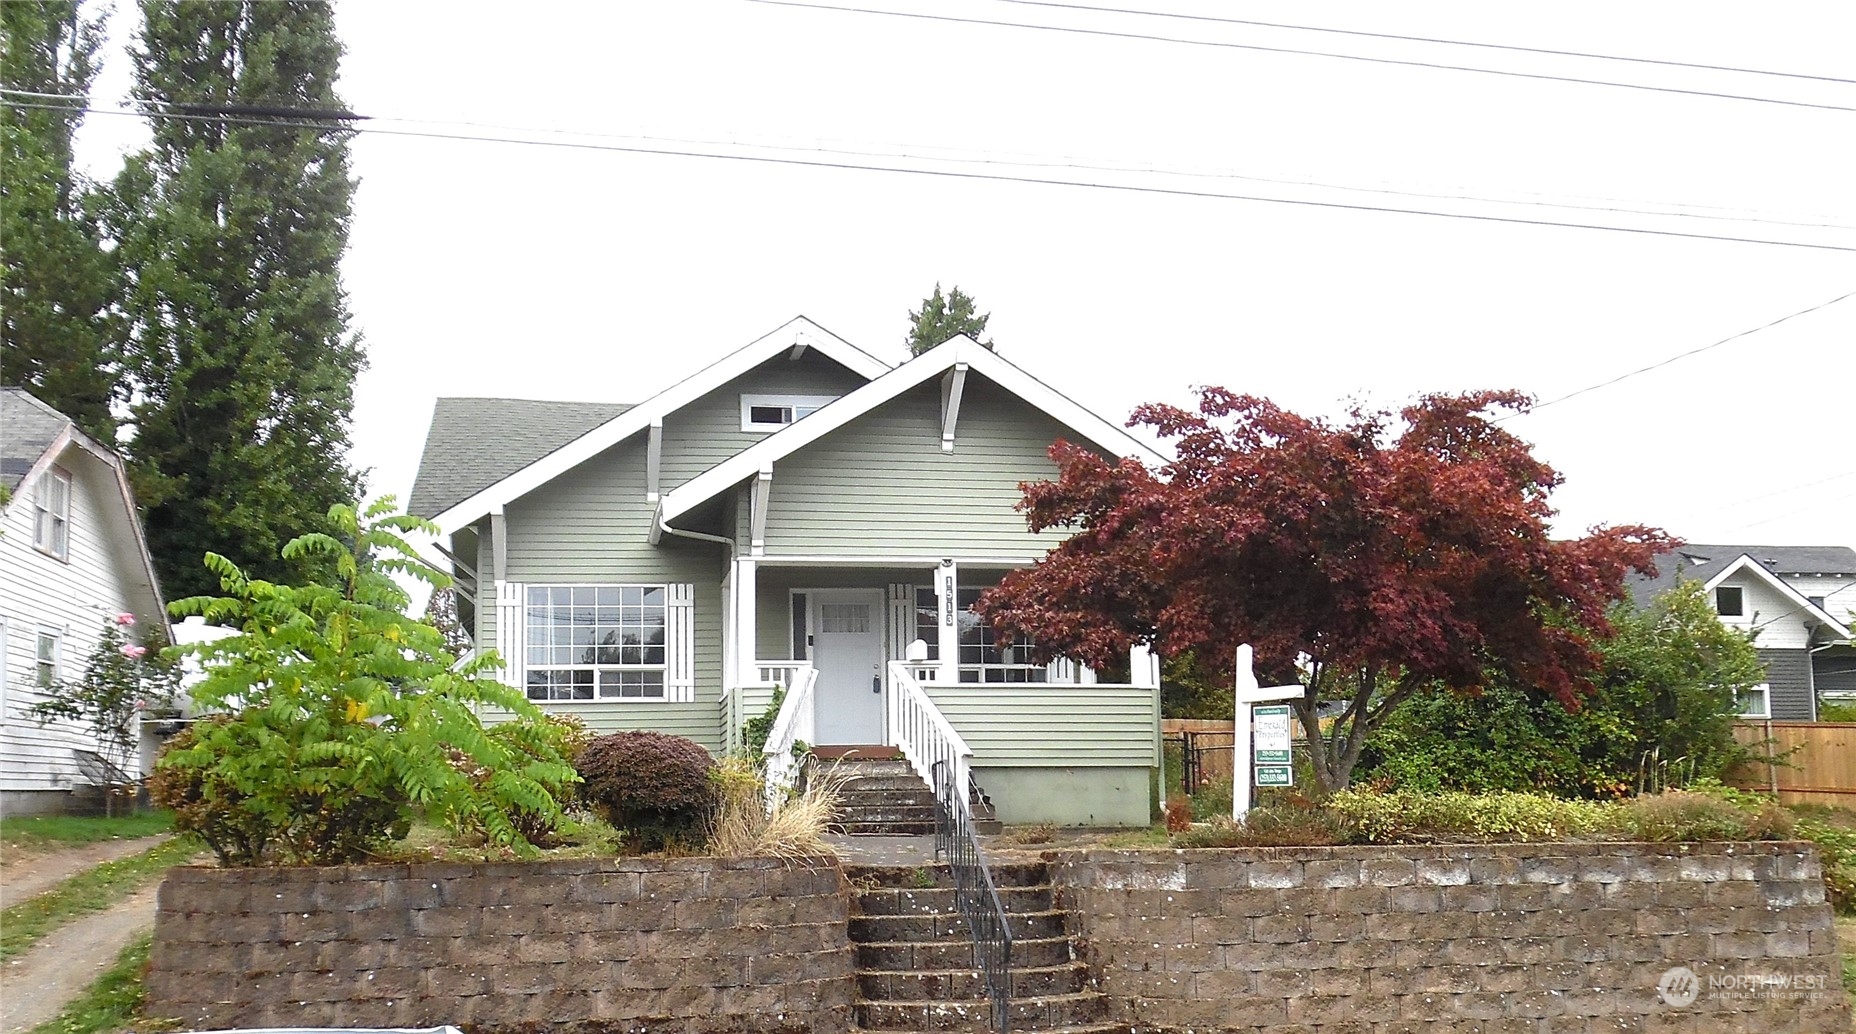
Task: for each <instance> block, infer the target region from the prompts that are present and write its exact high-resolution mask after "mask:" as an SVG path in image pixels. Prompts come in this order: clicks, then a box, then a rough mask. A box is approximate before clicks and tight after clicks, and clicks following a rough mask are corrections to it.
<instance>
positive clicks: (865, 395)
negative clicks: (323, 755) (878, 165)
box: [412, 317, 1162, 825]
mask: <svg viewBox="0 0 1856 1034" xmlns="http://www.w3.org/2000/svg"><path fill="white" fill-rule="evenodd" d="M1060 438H1062V439H1067V440H1069V441H1072V442H1077V443H1080V444H1086V445H1089V446H1092V447H1094V448H1096V449H1099V450H1101V452H1102V453H1103V454H1104V455H1107V456H1114V457H1123V456H1131V457H1136V458H1139V459H1141V460H1142V461H1145V462H1149V463H1159V462H1162V460H1161V457H1159V456H1158V455H1157V454H1155V453H1154V452H1153V451H1152V450H1151V449H1150V448H1148V447H1147V446H1146V445H1144V444H1143V443H1141V442H1139V441H1137V440H1136V439H1134V438H1132V437H1131V436H1129V435H1128V434H1127V433H1126V432H1125V431H1123V430H1122V429H1121V428H1120V427H1118V426H1117V425H1115V424H1114V423H1112V422H1110V421H1108V420H1104V419H1103V418H1101V417H1099V416H1097V415H1096V414H1094V413H1091V412H1089V411H1088V410H1086V409H1084V408H1083V407H1081V406H1079V405H1077V404H1076V403H1074V402H1072V401H1070V400H1069V399H1067V398H1065V397H1064V396H1062V395H1060V394H1058V393H1057V392H1056V391H1053V390H1052V389H1051V388H1049V387H1048V386H1046V385H1045V384H1043V383H1042V382H1040V381H1038V380H1037V379H1036V378H1034V377H1032V376H1031V375H1029V374H1027V373H1025V372H1024V371H1023V370H1020V369H1019V368H1018V367H1016V366H1013V365H1012V364H1011V363H1009V362H1006V361H1005V360H1004V359H1001V358H1000V357H999V356H997V355H995V354H994V353H993V352H991V351H989V350H988V349H986V348H984V347H982V346H980V345H978V344H977V343H975V342H973V341H972V340H970V339H968V338H965V337H958V338H955V339H953V340H951V341H948V342H946V343H945V344H942V345H941V346H939V347H937V348H934V349H932V350H930V351H928V352H926V353H924V354H922V355H921V356H918V357H916V358H914V359H912V360H910V361H908V362H906V363H904V364H902V365H901V366H897V367H893V368H892V367H891V366H890V365H889V364H887V363H885V362H883V361H882V360H880V359H878V358H876V357H875V356H872V355H871V354H869V353H867V352H865V351H863V350H861V349H859V348H857V347H856V346H854V345H851V344H850V343H848V342H846V341H844V340H843V339H841V338H839V337H837V336H835V335H833V334H831V333H830V332H829V331H826V330H825V329H823V328H822V327H820V326H818V325H817V324H815V323H813V322H812V321H810V320H808V319H805V318H803V317H801V318H798V319H794V320H792V321H791V322H789V323H787V324H785V325H784V326H782V327H780V328H779V329H777V330H775V331H773V332H772V333H770V334H767V335H766V336H764V337H762V338H760V339H759V340H756V341H754V342H752V343H750V344H748V345H747V346H745V347H743V348H740V349H738V350H736V351H735V352H733V353H731V354H729V355H726V356H724V357H722V358H721V359H719V360H717V361H715V362H713V363H711V364H710V365H708V366H706V367H704V368H703V369H701V370H699V371H697V372H696V373H694V374H692V375H691V376H689V377H688V378H686V379H684V380H682V381H680V382H678V383H677V384H675V385H673V386H672V387H670V388H668V389H666V390H665V391H663V392H661V393H659V394H658V395H656V396H654V397H652V398H649V399H646V400H644V401H642V402H639V403H636V404H634V405H629V406H627V405H614V404H610V403H571V402H538V401H527V400H516V399H488V398H447V399H440V400H439V401H438V404H437V408H436V410H435V412H434V414H433V418H432V427H431V431H430V433H429V434H428V435H427V438H426V443H425V453H424V456H423V457H422V459H421V461H420V465H419V474H418V478H417V481H416V483H415V485H414V487H413V493H412V509H413V511H414V512H415V513H418V514H420V515H422V516H425V517H429V518H431V519H433V520H434V521H435V522H436V523H437V524H438V525H439V527H440V529H441V532H442V534H441V537H440V540H439V542H440V549H441V550H442V552H443V553H444V554H445V556H446V557H448V558H449V559H450V561H451V563H452V566H453V569H454V573H455V574H456V576H457V579H458V586H459V614H460V617H461V618H462V620H463V623H464V625H465V627H466V628H467V629H469V630H470V631H471V632H472V634H473V635H474V637H475V641H476V643H477V644H478V647H479V648H480V649H490V648H494V649H496V650H497V651H498V653H499V654H500V655H501V657H502V658H503V660H504V662H505V664H506V678H507V680H508V681H509V682H510V683H511V684H512V685H518V686H522V687H525V688H526V691H527V694H528V697H529V699H531V700H533V701H534V702H535V703H536V704H538V705H539V706H541V707H542V708H543V709H545V710H549V711H555V712H560V713H565V714H573V715H577V716H579V717H580V718H581V719H583V720H584V721H586V722H587V723H588V724H589V725H590V726H592V727H594V728H595V729H598V730H601V731H615V730H620V729H653V730H658V731H663V732H670V733H676V734H679V735H682V736H688V737H690V738H691V739H694V740H696V741H698V742H701V743H703V744H705V745H706V746H708V747H709V748H710V749H711V750H715V751H718V752H720V751H725V750H730V749H737V748H738V747H739V746H740V735H741V725H742V723H743V722H744V721H745V720H747V719H749V718H752V717H753V716H755V715H758V714H760V713H762V712H763V711H764V710H765V709H766V707H767V706H768V703H769V701H770V700H772V699H773V697H774V694H775V693H776V691H781V692H782V704H781V711H780V715H779V719H778V721H777V722H776V725H775V733H774V736H773V737H772V739H771V740H770V742H769V746H768V748H767V749H768V751H769V756H770V757H776V756H777V757H785V756H787V755H785V754H784V753H782V751H783V750H784V748H785V747H786V746H787V745H790V743H791V742H793V741H794V740H800V741H804V742H806V743H809V744H813V745H816V746H830V745H893V746H894V747H896V748H898V749H900V750H901V751H902V753H903V754H904V755H905V756H906V757H908V758H909V759H910V760H911V761H912V762H913V763H914V764H915V766H916V768H917V770H918V771H920V772H921V773H922V774H923V776H924V777H928V776H929V774H930V768H931V766H932V765H933V763H934V762H935V761H937V760H939V761H944V762H947V763H948V764H949V765H950V766H953V768H954V769H955V770H957V771H958V772H959V774H960V777H961V779H962V782H965V783H968V784H970V785H973V786H976V787H977V788H978V789H980V790H981V791H983V792H984V793H985V794H986V795H987V796H989V797H990V798H991V799H992V801H993V802H994V805H995V807H996V808H997V810H998V816H999V818H1001V819H1003V820H1004V821H1007V822H1057V823H1068V824H1087V825H1145V824H1146V823H1147V822H1148V815H1149V792H1150V789H1149V788H1150V776H1151V773H1152V771H1153V770H1154V768H1155V767H1156V766H1157V764H1158V762H1159V758H1158V728H1159V700H1158V689H1157V685H1158V678H1157V665H1156V663H1155V660H1154V659H1153V658H1151V657H1149V656H1147V655H1146V654H1145V653H1144V652H1140V651H1137V652H1136V653H1135V655H1134V656H1132V657H1131V658H1130V671H1131V672H1132V675H1131V676H1130V682H1128V683H1109V682H1107V681H1103V680H1098V679H1097V678H1096V676H1095V673H1094V672H1092V671H1090V670H1088V669H1087V668H1083V667H1081V666H1079V665H1075V664H1071V663H1067V662H1063V661H1059V662H1057V663H1055V664H1051V665H1033V664H1031V663H1030V658H1029V656H1028V651H1027V650H1026V649H1025V648H1024V647H1023V646H1018V645H1005V646H1001V645H1000V644H998V643H996V642H995V641H994V639H993V636H992V632H991V630H990V629H989V628H987V627H985V626H983V625H982V624H981V623H980V622H979V621H978V620H977V619H976V618H975V617H974V616H973V615H972V614H971V613H970V612H969V610H968V608H969V606H970V605H971V604H972V602H973V600H974V598H975V597H976V596H977V595H978V594H979V592H980V591H981V590H983V589H985V588H986V587H988V586H991V585H993V584H995V583H996V582H997V581H998V580H999V579H1000V578H1001V577H1002V576H1003V575H1004V574H1005V572H1007V571H1009V570H1011V569H1013V568H1016V567H1022V566H1025V565H1028V564H1030V563H1032V562H1033V561H1035V560H1036V559H1037V558H1039V557H1040V556H1042V555H1043V554H1044V553H1045V552H1046V551H1047V550H1049V549H1050V548H1051V546H1052V545H1054V544H1055V543H1056V542H1058V541H1060V539H1061V535H1060V533H1058V532H1054V531H1047V532H1044V533H1043V534H1039V535H1033V534H1030V533H1029V532H1028V531H1026V529H1025V523H1024V518H1023V516H1022V515H1020V514H1019V513H1018V512H1017V511H1016V510H1015V509H1014V504H1016V503H1017V502H1018V500H1019V496H1020V492H1019V485H1020V483H1021V482H1025V481H1035V480H1041V479H1046V478H1050V477H1052V476H1054V474H1055V472H1056V467H1055V464H1053V463H1052V462H1051V460H1050V458H1049V456H1048V455H1047V449H1048V448H1049V446H1050V444H1051V443H1052V442H1054V441H1056V440H1057V439H1060Z"/></svg>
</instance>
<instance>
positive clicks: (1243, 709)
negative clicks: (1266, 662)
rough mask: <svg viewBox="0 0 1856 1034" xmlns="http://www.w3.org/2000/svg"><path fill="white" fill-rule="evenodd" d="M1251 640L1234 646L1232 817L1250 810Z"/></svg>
mask: <svg viewBox="0 0 1856 1034" xmlns="http://www.w3.org/2000/svg"><path fill="white" fill-rule="evenodd" d="M1250 662H1251V651H1250V644H1249V643H1245V644H1243V645H1242V646H1239V647H1238V648H1237V687H1236V691H1235V692H1234V693H1233V694H1232V699H1233V700H1234V701H1235V703H1236V708H1235V714H1234V717H1233V721H1234V722H1235V724H1236V729H1235V732H1236V735H1234V736H1232V737H1231V819H1232V821H1234V822H1242V821H1244V816H1245V815H1247V814H1249V813H1250V732H1251V729H1250V701H1249V699H1247V697H1248V696H1249V695H1250V694H1253V693H1255V692H1256V691H1257V673H1256V671H1255V670H1254V669H1252V668H1251V666H1250Z"/></svg>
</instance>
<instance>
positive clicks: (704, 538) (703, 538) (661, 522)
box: [652, 501, 735, 741]
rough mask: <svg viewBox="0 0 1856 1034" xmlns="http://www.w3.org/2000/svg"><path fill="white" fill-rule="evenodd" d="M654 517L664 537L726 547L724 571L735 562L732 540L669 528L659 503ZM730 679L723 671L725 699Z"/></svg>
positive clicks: (725, 736)
mask: <svg viewBox="0 0 1856 1034" xmlns="http://www.w3.org/2000/svg"><path fill="white" fill-rule="evenodd" d="M655 516H656V523H655V525H654V530H655V531H656V532H660V533H662V534H666V535H675V536H677V537H678V538H685V539H695V540H697V541H698V542H719V543H721V544H722V545H724V546H726V547H728V558H727V559H726V560H724V561H722V567H723V569H724V570H727V569H728V568H729V567H731V566H733V564H734V562H735V540H734V539H731V538H724V537H723V536H721V535H710V534H708V533H707V532H701V531H684V530H682V529H680V528H673V527H671V526H670V522H669V521H668V520H665V519H664V504H663V503H662V502H661V501H660V502H659V503H658V504H657V512H656V515H655ZM656 537H657V536H656V535H653V536H652V538H653V540H655V539H656ZM730 605H731V606H732V605H733V601H732V600H731V601H730ZM722 656H723V657H724V658H727V657H728V654H727V653H724V654H723V655H722ZM723 667H724V668H726V667H727V665H726V664H724V665H723ZM730 678H731V676H730V675H729V673H728V672H726V671H724V672H723V673H722V693H723V695H724V697H725V698H726V697H730V696H731V695H732V690H730V689H729V687H728V683H729V680H730ZM726 739H727V735H726V734H725V735H724V740H725V741H726Z"/></svg>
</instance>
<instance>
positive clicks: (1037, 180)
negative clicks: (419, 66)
mask: <svg viewBox="0 0 1856 1034" xmlns="http://www.w3.org/2000/svg"><path fill="white" fill-rule="evenodd" d="M7 103H10V104H12V105H13V106H14V107H19V108H33V109H41V110H47V111H74V110H76V111H83V112H85V113H88V114H97V115H126V116H138V117H140V116H146V117H153V118H169V119H181V120H187V121H196V122H219V123H229V124H234V125H251V126H269V127H273V128H280V127H281V128H297V129H311V130H315V131H317V132H323V133H327V132H341V133H359V134H367V135H374V136H398V137H412V138H418V139H427V140H454V141H466V142H477V143H502V144H518V145H523V146H528V147H558V148H565V149H568V150H580V151H610V152H619V153H625V154H655V155H664V156H667V157H676V158H714V159H719V160H722V161H737V162H759V163H763V164H768V165H788V166H796V167H803V168H817V169H844V170H852V171H861V172H890V173H899V174H903V175H909V176H938V177H942V178H946V179H960V180H970V181H975V182H991V183H1027V184H1036V185H1041V186H1056V187H1081V188H1085V189H1092V190H1115V191H1122V192H1124V193H1132V194H1152V195H1161V196H1168V197H1192V198H1212V199H1219V200H1225V201H1255V202H1262V203H1266V204H1278V205H1296V206H1300V207H1304V208H1324V209H1329V210H1334V211H1345V212H1381V213H1386V214H1391V215H1419V216H1432V217H1435V218H1439V219H1461V220H1465V221H1468V222H1484V223H1505V224H1509V225H1516V226H1556V227H1562V228H1566V229H1575V230H1604V231H1609V232H1612V233H1635V234H1643V235H1646V236H1652V237H1674V238H1681V239H1684V240H1705V241H1725V242H1728V243H1733V244H1766V245H1771V246H1774V247H1785V248H1808V249H1811V250H1816V251H1838V252H1856V246H1850V245H1842V244H1818V243H1813V242H1809V241H1786V240H1773V239H1771V238H1765V237H1738V236H1733V235H1729V234H1712V233H1691V232H1687V231H1683V230H1658V229H1651V228H1649V227H1641V226H1610V225H1606V224H1604V223H1582V222H1569V221H1560V220H1554V219H1523V218H1521V217H1519V216H1503V215H1487V214H1479V213H1472V212H1443V211H1437V210H1435V209H1425V208H1400V207H1395V206H1390V205H1368V204H1360V203H1352V202H1343V201H1316V200H1312V199H1308V198H1283V197H1268V196H1265V195H1259V194H1235V193H1221V192H1219V191H1214V190H1188V189H1185V188H1183V187H1161V186H1151V185H1145V184H1135V183H1101V182H1095V181H1091V180H1084V179H1063V178H1057V177H1042V176H1015V175H1009V174H1006V173H1000V172H973V171H967V170H959V169H922V168H911V167H909V166H902V165H882V164H875V163H856V162H837V161H825V160H822V159H809V158H793V157H780V156H775V155H755V154H726V153H719V152H716V151H703V150H696V149H694V148H672V147H638V146H627V145H622V144H602V143H588V142H583V141H573V140H530V139H524V138H521V137H508V136H472V135H468V134H459V133H437V132H430V131H423V130H412V129H387V128H384V127H381V126H331V125H329V124H327V123H314V122H289V121H282V120H277V119H244V118H237V117H234V116H229V115H187V114H181V113H177V112H157V111H147V112H138V111H130V110H121V109H111V108H97V107H93V106H89V105H85V106H83V107H79V108H73V107H71V106H70V105H47V104H33V103H21V102H17V101H9V102H7ZM1465 200H1473V199H1465Z"/></svg>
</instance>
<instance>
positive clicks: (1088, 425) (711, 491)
mask: <svg viewBox="0 0 1856 1034" xmlns="http://www.w3.org/2000/svg"><path fill="white" fill-rule="evenodd" d="M956 366H965V367H967V368H968V369H969V370H971V371H972V372H974V373H977V374H980V375H981V376H983V377H985V378H986V379H987V380H990V381H992V382H993V383H994V384H997V385H999V386H1000V387H1002V388H1004V389H1005V390H1007V391H1009V392H1011V393H1012V394H1014V395H1016V396H1018V397H1019V398H1020V399H1022V400H1024V401H1025V402H1028V403H1030V404H1031V405H1032V406H1034V407H1036V408H1037V409H1039V410H1042V411H1043V412H1044V413H1045V414H1046V415H1047V416H1049V417H1051V418H1052V419H1053V420H1056V421H1057V422H1058V423H1060V424H1063V425H1064V426H1065V427H1068V428H1069V429H1070V430H1072V431H1075V432H1076V433H1077V435H1078V436H1079V437H1081V438H1084V439H1086V440H1088V441H1090V442H1092V443H1094V444H1095V445H1096V446H1097V447H1099V448H1101V449H1103V450H1105V451H1107V452H1109V453H1112V454H1114V455H1116V456H1132V457H1135V458H1136V459H1139V460H1142V461H1143V462H1146V463H1151V464H1154V465H1156V466H1158V465H1160V464H1163V463H1165V462H1166V458H1165V457H1164V456H1161V455H1160V454H1159V453H1158V452H1155V451H1154V450H1153V448H1151V447H1150V446H1148V445H1147V444H1146V443H1145V442H1142V441H1141V440H1140V439H1138V438H1135V437H1134V436H1133V435H1131V434H1129V433H1128V432H1127V431H1125V430H1123V429H1122V428H1120V427H1117V426H1115V425H1114V424H1112V423H1110V422H1108V421H1107V420H1104V419H1102V418H1101V417H1100V416H1097V415H1096V414H1095V413H1093V412H1091V411H1090V410H1088V409H1085V408H1083V407H1082V406H1081V405H1079V404H1077V403H1076V402H1074V401H1072V400H1070V399H1069V398H1067V397H1065V396H1064V395H1062V394H1060V393H1058V392H1057V391H1055V390H1054V389H1052V388H1051V387H1050V386H1049V385H1047V384H1045V383H1044V382H1043V381H1040V380H1038V379H1037V378H1035V377H1033V376H1031V375H1030V374H1028V373H1026V372H1025V371H1023V370H1021V369H1019V368H1018V367H1016V366H1013V365H1012V364H1011V363H1009V362H1007V361H1005V360H1004V359H1001V358H1000V357H999V356H998V355H997V354H996V353H994V352H993V351H992V350H991V349H989V348H987V347H985V346H984V345H981V344H979V343H978V342H976V341H974V340H973V339H972V338H970V337H967V336H966V335H964V334H963V335H960V336H957V337H954V338H951V339H950V340H948V341H945V342H943V343H942V344H939V345H936V346H935V347H934V348H931V349H929V350H928V351H926V352H923V353H922V354H921V355H919V356H917V357H916V358H914V359H911V360H909V361H908V362H906V363H903V364H902V365H901V366H899V367H897V368H895V369H894V370H891V371H890V372H888V373H886V374H884V375H883V376H881V377H878V378H877V379H876V380H873V381H871V382H870V383H869V384H866V385H864V386H863V387H861V388H858V389H857V390H856V391H853V392H851V393H850V394H848V395H845V396H844V397H843V398H840V399H838V400H836V401H834V402H832V403H831V404H830V405H828V406H825V407H823V408H821V409H819V410H818V411H817V412H815V413H813V414H812V415H811V416H808V417H806V418H805V419H804V420H797V421H794V422H793V423H791V424H789V425H787V426H786V427H784V428H782V429H781V430H779V431H777V432H775V433H774V434H772V435H769V436H768V437H767V438H765V439H763V440H761V441H760V442H758V443H756V444H754V445H753V446H750V447H749V448H747V449H744V450H742V451H741V452H738V453H736V454H735V455H734V456H732V457H730V458H729V459H727V460H725V461H723V462H721V463H718V464H716V465H715V466H713V467H711V468H709V469H708V470H706V471H704V472H702V473H701V474H698V475H697V476H696V477H694V478H691V479H690V480H689V481H687V482H685V483H683V484H682V485H680V486H678V487H677V488H675V489H673V490H671V491H670V492H669V493H667V494H666V495H665V496H664V498H663V500H662V501H661V502H660V503H659V510H658V522H659V524H660V525H662V524H667V523H668V522H669V521H671V520H672V519H674V518H676V517H678V516H681V515H682V514H685V513H688V512H689V511H690V510H693V509H695V508H696V507H698V506H700V505H702V504H703V503H705V502H707V501H708V500H710V499H712V498H714V497H715V496H717V495H719V494H721V493H722V492H725V491H727V490H728V489H729V488H730V487H732V486H734V485H736V484H739V483H740V482H742V481H743V480H745V479H747V478H749V477H752V476H754V475H755V474H756V473H758V472H759V471H760V470H761V469H762V468H763V467H766V466H769V465H771V464H773V463H775V462H777V461H779V460H781V459H783V458H785V457H787V456H790V455H792V454H793V453H794V452H797V451H798V450H800V449H802V448H804V447H805V446H807V445H810V444H811V443H813V442H815V441H817V440H819V439H820V438H822V437H824V436H825V435H827V434H830V433H831V432H832V431H835V430H837V429H838V428H840V427H843V426H844V425H845V424H848V423H850V422H851V421H852V420H855V419H857V418H858V417H860V416H862V415H864V414H865V413H868V412H870V411H871V410H873V409H875V408H877V407H878V406H880V405H882V404H883V403H885V402H888V401H889V400H891V399H893V398H895V397H897V396H898V395H901V394H902V393H903V392H906V391H908V390H909V389H911V388H914V387H918V386H920V385H922V384H925V383H927V382H928V381H930V380H933V379H934V378H935V377H938V376H940V375H941V374H944V373H946V372H948V371H949V370H952V369H954V368H955V367H956Z"/></svg>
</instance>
